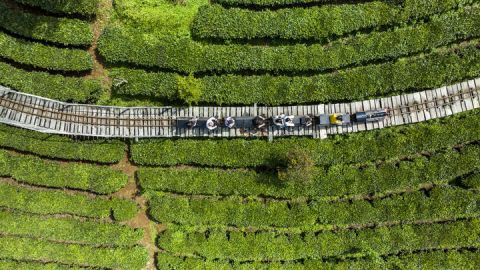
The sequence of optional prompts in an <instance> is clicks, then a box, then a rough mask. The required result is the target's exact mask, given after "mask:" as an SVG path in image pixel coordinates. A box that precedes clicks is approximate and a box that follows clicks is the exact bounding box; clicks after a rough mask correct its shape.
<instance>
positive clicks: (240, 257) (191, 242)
mask: <svg viewBox="0 0 480 270" xmlns="http://www.w3.org/2000/svg"><path fill="white" fill-rule="evenodd" d="M158 244H159V247H160V248H162V249H164V250H166V251H167V252H170V253H174V254H178V255H193V254H195V255H197V256H201V257H204V258H207V259H210V260H212V259H229V260H234V261H270V260H272V261H278V260H282V261H290V260H298V259H321V258H325V257H350V256H365V255H369V254H372V253H374V254H376V255H377V256H381V255H388V254H395V253H399V252H410V251H415V250H420V249H433V248H458V247H477V248H478V247H479V246H480V221H479V220H478V219H473V220H467V221H458V222H451V223H434V224H423V225H401V226H393V227H379V228H374V229H364V230H347V231H339V232H321V233H317V232H311V233H310V232H303V233H298V234H297V233H288V234H283V233H276V232H261V231H260V232H241V231H228V232H226V231H222V230H218V231H217V230H213V229H210V230H208V231H201V232H187V231H184V230H181V229H178V230H177V229H175V230H172V229H170V230H167V231H166V232H165V233H163V234H162V235H161V236H160V237H159V240H158Z"/></svg>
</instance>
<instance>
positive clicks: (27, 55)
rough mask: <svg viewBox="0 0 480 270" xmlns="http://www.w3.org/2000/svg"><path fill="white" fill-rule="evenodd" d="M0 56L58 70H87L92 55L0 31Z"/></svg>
mask: <svg viewBox="0 0 480 270" xmlns="http://www.w3.org/2000/svg"><path fill="white" fill-rule="evenodd" d="M0 56H2V57H4V58H7V59H10V60H12V61H14V62H17V63H21V64H26V65H31V66H34V67H38V68H44V69H48V70H58V71H88V70H91V69H92V68H93V60H92V57H91V56H90V55H89V54H88V52H87V51H85V50H80V49H68V48H56V47H52V46H45V45H43V44H41V43H37V42H30V41H26V40H21V39H18V38H14V37H12V36H10V35H7V34H5V33H2V32H0Z"/></svg>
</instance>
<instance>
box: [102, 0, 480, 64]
mask: <svg viewBox="0 0 480 270" xmlns="http://www.w3.org/2000/svg"><path fill="white" fill-rule="evenodd" d="M479 9H480V7H478V6H476V5H475V6H469V7H465V8H462V9H460V10H459V11H456V12H452V13H447V14H444V15H441V16H438V17H434V18H432V19H431V21H429V22H427V23H425V24H418V25H415V26H412V27H401V28H397V29H394V30H390V31H382V32H372V33H369V34H360V35H356V36H352V37H349V38H347V39H342V40H337V41H332V42H330V43H327V44H325V45H321V44H311V45H306V44H294V45H278V46H259V45H256V46H253V45H247V44H227V45H224V44H222V45H217V44H203V43H200V42H195V41H192V40H191V39H189V38H182V39H178V40H172V41H160V40H158V41H155V42H151V41H150V40H145V38H144V37H143V36H142V35H140V34H136V33H135V31H133V29H130V30H129V29H128V28H119V27H115V26H112V27H110V28H108V29H107V30H105V32H104V34H103V35H102V38H101V40H100V43H99V50H100V53H101V54H102V56H103V57H104V58H105V59H106V61H107V62H109V63H113V64H114V63H125V62H127V63H133V64H136V65H141V66H148V67H160V68H166V69H170V70H174V71H178V72H183V73H191V72H204V71H216V72H233V71H244V70H245V71H270V72H279V71H289V72H300V71H302V72H303V71H328V70H333V69H339V68H343V67H346V66H353V65H361V64H364V63H365V62H368V61H373V60H376V61H379V60H383V61H385V60H391V59H396V58H399V57H401V56H408V55H411V54H413V53H418V52H422V51H428V50H431V49H434V48H436V47H438V46H442V45H447V44H450V43H452V42H455V41H458V40H463V39H466V38H472V37H478V35H479V34H478V33H479V29H480V23H479V21H480V20H479V14H480V12H479ZM119 44H121V45H119Z"/></svg>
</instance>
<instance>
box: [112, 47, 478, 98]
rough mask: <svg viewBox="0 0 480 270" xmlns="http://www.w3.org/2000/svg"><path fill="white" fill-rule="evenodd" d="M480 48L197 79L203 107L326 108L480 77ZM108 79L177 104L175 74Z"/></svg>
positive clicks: (125, 90)
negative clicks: (321, 70)
mask: <svg viewBox="0 0 480 270" xmlns="http://www.w3.org/2000/svg"><path fill="white" fill-rule="evenodd" d="M479 44H480V42H478V41H475V42H472V43H469V44H468V45H465V44H463V45H461V46H454V47H453V48H450V49H445V48H442V49H436V50H435V51H434V52H432V53H429V54H426V55H422V56H418V57H408V58H404V59H399V60H397V61H392V62H387V63H383V64H374V65H367V66H363V67H357V68H352V69H346V70H342V71H337V72H333V73H329V74H321V75H314V76H309V77H307V76H304V77H299V76H296V77H290V76H272V75H259V76H255V75H253V76H241V75H217V76H205V77H201V78H198V79H196V80H197V82H198V84H199V85H201V86H202V90H201V93H202V94H201V96H200V100H199V101H200V102H203V103H207V104H222V105H236V104H253V103H258V104H267V105H281V104H282V105H283V104H299V103H312V102H324V103H326V102H335V101H338V100H342V101H346V100H363V99H367V98H369V97H374V96H375V97H378V96H382V95H392V94H393V93H398V92H404V91H410V90H411V89H427V88H434V87H439V86H441V85H445V84H447V83H453V82H458V81H460V80H463V79H465V78H472V77H477V76H479V75H480V64H479V63H480V61H479V59H480V50H479V49H478V48H477V47H478V46H479ZM110 75H111V76H112V77H113V78H121V79H124V80H127V81H128V83H126V84H122V85H119V86H117V87H114V91H115V93H117V94H121V95H131V96H154V97H158V98H161V99H167V100H171V101H175V100H177V99H178V95H177V91H176V89H177V87H178V86H177V77H178V75H176V74H173V73H163V72H159V73H155V72H146V71H143V70H133V69H125V68H115V69H113V70H112V72H111V74H110ZM352 89H355V90H353V91H352ZM246 92H248V95H246V94H245V93H246Z"/></svg>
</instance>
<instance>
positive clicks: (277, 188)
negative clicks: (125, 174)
mask: <svg viewBox="0 0 480 270" xmlns="http://www.w3.org/2000/svg"><path fill="white" fill-rule="evenodd" d="M479 157H480V147H478V146H467V147H466V148H465V149H463V150H462V152H461V153H458V152H457V151H456V150H447V151H446V152H445V153H436V154H435V155H432V156H431V157H429V158H428V159H427V158H425V157H416V158H414V159H411V160H405V161H393V162H391V161H386V162H384V163H382V164H380V165H377V164H369V165H368V166H365V165H364V166H362V167H361V169H360V168H358V167H355V166H351V165H346V164H337V165H333V166H331V167H329V168H318V169H317V170H316V171H315V176H314V180H313V181H312V182H311V183H299V182H295V181H290V182H282V181H280V180H278V178H277V176H276V174H275V173H267V172H259V173H257V172H255V171H254V170H223V169H214V168H181V169H179V168H140V169H139V170H138V171H137V178H138V181H139V184H140V186H141V187H142V189H144V190H147V191H148V190H156V191H165V192H174V193H180V194H194V195H241V196H268V197H274V198H297V197H308V198H325V197H332V198H336V197H340V196H348V197H351V196H356V195H368V194H377V195H383V194H387V193H389V192H397V191H402V190H407V189H416V188H417V187H418V186H421V185H423V184H426V183H435V184H446V183H448V182H449V181H450V180H453V179H456V178H457V177H461V176H464V175H466V174H468V173H470V172H472V171H474V170H476V169H480V158H479ZM478 175H480V174H477V175H476V176H472V177H471V178H467V179H465V181H466V182H464V183H465V185H466V186H472V187H475V184H474V183H477V182H476V181H478V180H475V179H478V178H479V177H478ZM468 183H471V184H470V185H468ZM477 187H478V184H477ZM165 214H168V213H165Z"/></svg>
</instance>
